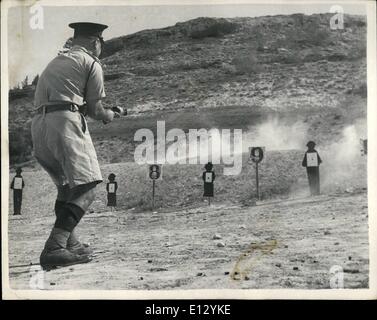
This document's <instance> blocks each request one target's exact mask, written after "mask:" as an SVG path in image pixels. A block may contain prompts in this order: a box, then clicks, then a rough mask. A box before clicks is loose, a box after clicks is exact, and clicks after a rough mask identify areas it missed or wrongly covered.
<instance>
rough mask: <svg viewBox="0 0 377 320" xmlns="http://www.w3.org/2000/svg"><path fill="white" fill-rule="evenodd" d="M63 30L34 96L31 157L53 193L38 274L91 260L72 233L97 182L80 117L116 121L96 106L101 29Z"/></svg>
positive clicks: (100, 26)
mask: <svg viewBox="0 0 377 320" xmlns="http://www.w3.org/2000/svg"><path fill="white" fill-rule="evenodd" d="M69 26H70V27H71V28H73V29H74V36H73V40H72V47H71V49H70V50H69V51H68V52H66V53H62V54H60V55H58V56H57V57H55V58H54V59H53V60H52V61H51V62H50V63H49V64H48V65H47V67H46V69H45V70H44V71H43V73H42V74H41V76H40V78H39V81H38V85H37V88H36V92H35V108H36V111H37V112H36V115H35V116H34V118H33V122H32V138H33V145H34V155H35V157H36V159H37V160H38V162H39V163H40V164H41V166H42V167H43V168H44V169H45V170H46V171H47V172H48V173H49V175H50V176H51V178H52V180H53V181H54V183H55V185H56V186H57V191H58V193H57V199H56V202H55V214H56V221H55V224H54V227H53V229H52V231H51V234H50V236H49V238H48V239H47V241H46V244H45V246H44V249H43V251H42V253H41V256H40V263H41V266H42V268H44V269H49V268H54V267H57V266H67V265H72V264H77V263H85V262H89V261H90V260H91V258H90V254H91V252H92V250H91V248H89V247H88V246H87V245H84V244H82V243H80V242H79V240H78V238H77V236H76V234H75V232H74V229H75V227H76V226H77V224H78V223H79V222H80V220H81V218H82V217H83V215H84V213H85V212H86V211H87V209H88V207H89V206H90V204H91V203H92V202H93V201H94V198H95V187H96V185H97V184H98V183H100V182H102V176H101V171H100V167H99V164H98V161H97V156H96V152H95V149H94V146H93V143H92V139H91V137H90V134H89V131H88V126H87V122H86V119H85V116H84V115H85V114H87V115H88V116H89V117H91V118H93V119H95V120H102V121H103V122H104V123H108V122H111V121H112V120H113V118H114V117H118V116H120V114H119V113H117V112H113V111H112V110H109V109H105V108H104V107H103V106H102V103H101V100H102V99H103V98H104V97H105V90H104V77H103V71H102V66H101V63H100V61H99V59H98V57H99V56H100V54H101V51H102V50H103V45H104V41H103V38H102V32H103V30H105V29H106V28H107V26H106V25H103V24H97V23H88V22H80V23H71V24H70V25H69Z"/></svg>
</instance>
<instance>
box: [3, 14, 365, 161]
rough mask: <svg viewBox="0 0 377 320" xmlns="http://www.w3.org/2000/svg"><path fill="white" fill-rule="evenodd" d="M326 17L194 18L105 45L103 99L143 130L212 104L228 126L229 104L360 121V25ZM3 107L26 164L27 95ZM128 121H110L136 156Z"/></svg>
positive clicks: (99, 129) (15, 152)
mask: <svg viewBox="0 0 377 320" xmlns="http://www.w3.org/2000/svg"><path fill="white" fill-rule="evenodd" d="M330 17H331V15H330V14H316V15H311V16H306V15H302V14H295V15H289V16H267V17H256V18H234V19H214V18H198V19H194V20H190V21H187V22H183V23H177V24H176V25H174V26H171V27H168V28H164V29H156V30H144V31H141V32H138V33H135V34H132V35H127V36H124V37H120V38H116V39H111V40H109V41H107V45H106V48H107V49H106V51H105V53H104V59H103V63H104V71H105V82H106V92H107V98H106V100H105V101H104V103H105V105H106V106H113V105H114V104H121V105H124V106H126V107H127V108H128V109H129V110H130V114H133V115H134V116H135V117H138V118H139V117H140V118H139V119H141V123H143V126H144V127H146V125H145V122H144V121H143V120H142V119H144V116H143V115H144V113H146V115H147V118H146V119H148V118H149V117H150V116H151V115H152V114H160V115H162V116H161V117H162V118H164V117H165V114H166V111H176V110H186V111H190V110H192V112H193V113H194V114H196V112H199V113H198V114H199V115H200V114H201V112H202V111H199V110H201V109H202V108H209V110H213V112H212V111H211V112H212V114H224V117H223V119H224V121H218V122H216V123H215V125H216V126H217V127H218V128H222V127H223V128H229V123H228V122H229V121H228V119H227V118H226V116H225V115H226V114H227V111H226V110H227V109H226V108H228V107H242V108H243V107H245V112H246V114H248V116H247V117H246V119H251V118H252V117H250V112H271V111H273V112H287V111H293V112H297V111H300V112H301V111H309V112H314V113H318V111H321V113H322V114H324V113H329V112H330V113H331V115H330V117H338V116H340V117H341V118H340V120H339V122H340V123H352V122H353V121H354V120H355V119H358V118H365V115H366V61H365V56H366V53H365V48H366V38H365V37H366V22H365V18H364V17H361V16H348V15H346V16H345V27H344V29H343V30H331V29H330V27H329V21H330ZM9 110H10V112H9V121H10V133H11V137H10V146H11V162H12V163H16V162H21V161H25V160H28V159H30V158H31V141H30V134H29V132H28V127H29V126H30V118H31V116H32V94H28V95H26V96H23V97H20V98H12V100H11V101H10V106H9ZM190 112H191V111H190ZM238 116H239V117H241V118H242V116H243V111H241V112H239V113H238ZM166 117H168V118H172V116H171V115H169V114H166ZM174 117H178V118H179V115H178V114H175V115H174ZM174 117H173V118H174ZM326 117H327V116H326ZM210 118H211V117H207V118H206V120H205V121H204V120H203V119H201V118H200V116H199V117H198V116H196V119H197V120H198V123H197V124H196V125H195V123H194V124H192V125H191V127H192V128H195V127H196V126H198V127H200V126H201V127H209V128H210V127H212V126H213V125H214V124H213V123H210ZM132 119H133V118H132V117H131V120H130V122H132V121H133V120H132ZM200 119H201V121H199V120H200ZM125 120H126V119H125ZM173 120H174V119H173ZM206 121H207V122H206ZM250 121H251V120H250ZM308 121H309V124H310V125H313V126H317V129H318V133H317V134H316V135H315V138H316V139H319V140H324V141H326V140H328V136H321V129H322V128H321V124H320V125H319V126H318V118H317V117H311V118H309V120H308ZM326 121H327V123H325V122H326ZM148 122H149V123H150V121H147V122H146V123H148ZM206 123H208V124H207V125H206ZM323 123H325V124H324V125H325V130H324V131H325V132H326V134H329V135H330V138H331V139H332V138H333V136H334V135H335V136H336V134H337V132H335V133H334V132H330V131H331V130H332V129H331V130H328V128H329V127H331V123H333V122H331V121H330V122H329V121H328V119H325V121H324V122H323ZM316 124H317V125H316ZM127 125H129V122H125V123H124V125H122V124H119V123H118V125H115V127H118V129H119V130H117V131H116V130H113V132H112V136H115V137H116V136H124V135H125V133H126V132H127V135H128V138H127V141H126V142H125V141H123V142H125V143H126V144H127V145H129V146H130V150H132V143H131V142H130V141H129V140H132V138H133V133H134V131H135V130H136V129H137V128H134V130H133V129H132V130H126V129H125V126H127ZM243 125H245V124H243ZM90 127H91V129H92V132H94V133H95V134H94V140H95V143H96V144H97V145H98V144H99V143H102V144H104V145H106V144H107V141H108V139H110V138H111V136H109V135H108V134H107V131H108V129H109V128H110V126H107V127H104V126H103V125H101V124H100V123H91V124H90ZM131 128H132V127H131ZM102 149H103V148H101V149H100V151H99V157H100V158H101V159H102V160H105V159H107V158H108V157H107V155H108V153H109V150H107V149H106V148H105V150H102ZM112 152H114V150H112ZM115 152H116V150H115ZM128 160H130V159H128Z"/></svg>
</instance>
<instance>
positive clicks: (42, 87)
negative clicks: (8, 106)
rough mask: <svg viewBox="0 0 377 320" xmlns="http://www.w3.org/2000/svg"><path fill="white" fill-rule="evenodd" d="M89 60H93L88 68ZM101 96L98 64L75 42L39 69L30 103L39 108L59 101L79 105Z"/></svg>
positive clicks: (101, 89)
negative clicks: (43, 67)
mask: <svg viewBox="0 0 377 320" xmlns="http://www.w3.org/2000/svg"><path fill="white" fill-rule="evenodd" d="M93 61H96V62H95V63H94V65H93V68H92V70H91V71H90V69H91V67H92V64H93ZM89 72H90V75H89ZM88 75H89V78H88ZM87 80H88V82H87ZM86 82H87V83H86ZM85 85H86V96H85V97H84V95H85V93H84V91H85ZM105 96H106V95H105V88H104V77H103V70H102V66H101V63H100V62H99V60H98V58H96V57H95V56H93V55H91V54H90V53H89V52H88V51H87V50H86V49H85V48H84V47H81V46H77V45H75V46H73V47H72V48H71V49H70V50H69V51H68V52H66V53H62V54H60V55H58V56H57V57H55V58H54V59H53V60H52V61H51V62H50V63H49V64H48V65H47V67H46V69H45V70H44V71H43V72H42V74H41V76H40V77H39V80H38V84H37V88H36V91H35V97H34V106H35V108H39V107H41V106H46V105H52V104H60V103H62V102H71V103H74V104H76V105H83V104H84V101H86V100H88V99H90V100H99V99H102V98H104V97H105Z"/></svg>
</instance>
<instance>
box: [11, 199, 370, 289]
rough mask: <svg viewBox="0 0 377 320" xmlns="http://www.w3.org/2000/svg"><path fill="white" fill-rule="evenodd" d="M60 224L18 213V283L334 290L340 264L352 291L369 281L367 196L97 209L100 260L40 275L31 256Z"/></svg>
mask: <svg viewBox="0 0 377 320" xmlns="http://www.w3.org/2000/svg"><path fill="white" fill-rule="evenodd" d="M52 223H53V216H52V215H49V216H42V217H39V218H37V217H35V216H33V217H28V216H26V215H25V216H21V217H14V216H10V220H9V237H10V241H9V245H10V248H9V250H10V252H9V259H10V281H11V287H12V288H15V289H29V288H30V284H32V286H33V284H34V286H37V287H39V288H41V289H213V288H229V289H239V288H305V289H314V288H329V287H330V282H329V281H330V280H329V278H330V273H329V272H330V269H331V268H332V267H333V266H340V267H342V268H343V271H344V287H345V288H365V287H367V286H368V269H369V261H368V236H367V235H368V208H367V195H366V193H361V194H343V195H333V196H319V197H315V198H302V199H296V200H290V201H282V202H272V203H268V202H267V203H258V205H257V206H254V207H239V206H231V205H227V204H214V205H213V206H211V207H207V206H203V207H200V208H195V209H185V210H179V211H174V212H158V213H156V212H155V213H151V212H144V213H135V212H132V211H128V212H123V211H116V212H112V213H111V212H99V213H91V214H88V215H86V216H85V217H84V219H83V221H82V223H81V224H80V226H79V229H78V232H79V233H80V234H82V237H81V239H82V240H84V241H86V242H89V243H91V245H92V246H93V248H95V251H96V256H95V257H94V259H93V261H92V262H90V263H89V264H85V265H76V266H72V267H67V268H61V269H57V270H53V271H49V272H39V271H38V270H39V266H30V263H35V262H37V261H38V257H39V253H40V251H41V249H42V247H43V243H44V240H45V238H46V237H47V236H48V231H49V229H50V226H51V225H52ZM215 235H217V236H218V238H220V239H213V237H214V236H215ZM36 277H39V279H40V280H39V282H38V281H36ZM36 283H37V284H36Z"/></svg>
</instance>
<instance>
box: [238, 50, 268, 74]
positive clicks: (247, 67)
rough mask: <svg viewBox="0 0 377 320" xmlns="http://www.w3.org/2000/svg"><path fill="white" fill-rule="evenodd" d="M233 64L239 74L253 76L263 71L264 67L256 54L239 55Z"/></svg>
mask: <svg viewBox="0 0 377 320" xmlns="http://www.w3.org/2000/svg"><path fill="white" fill-rule="evenodd" d="M232 64H233V66H234V67H235V70H236V73H237V74H253V73H259V72H261V71H262V66H261V64H260V62H259V61H258V59H257V55H256V53H255V52H250V54H239V55H237V56H236V57H234V58H233V60H232Z"/></svg>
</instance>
